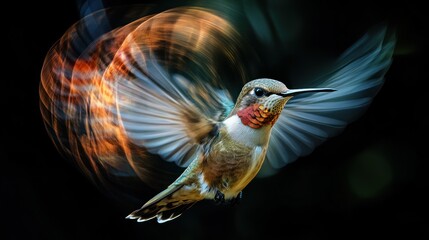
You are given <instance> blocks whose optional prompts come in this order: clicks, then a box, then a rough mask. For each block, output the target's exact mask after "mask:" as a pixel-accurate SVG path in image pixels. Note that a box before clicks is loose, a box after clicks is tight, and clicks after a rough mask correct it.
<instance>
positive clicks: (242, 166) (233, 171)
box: [203, 147, 265, 199]
mask: <svg viewBox="0 0 429 240" xmlns="http://www.w3.org/2000/svg"><path fill="white" fill-rule="evenodd" d="M264 157H265V150H264V149H262V148H261V147H256V148H252V149H248V150H247V151H243V150H242V151H239V152H231V151H229V152H222V153H221V152H218V153H217V154H216V155H215V156H214V158H209V159H208V160H207V162H206V166H205V170H204V171H203V172H204V174H203V178H204V182H205V183H206V184H207V186H208V189H217V190H219V191H221V192H222V193H223V194H224V195H225V198H226V199H230V198H234V197H236V196H237V194H238V193H240V192H241V191H242V190H243V189H244V188H245V187H246V186H247V184H249V182H250V181H251V180H252V179H253V178H254V177H255V176H256V174H257V173H258V172H259V169H260V168H261V165H262V163H263V160H264Z"/></svg>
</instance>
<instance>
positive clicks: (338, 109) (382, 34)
mask: <svg viewBox="0 0 429 240" xmlns="http://www.w3.org/2000/svg"><path fill="white" fill-rule="evenodd" d="M394 45H395V41H394V38H393V37H392V36H390V37H387V36H386V29H378V31H372V32H370V33H367V34H366V35H365V36H364V37H362V38H361V39H360V40H359V41H358V42H357V43H355V44H354V45H353V46H352V47H351V48H350V49H348V50H347V51H346V52H345V53H344V54H343V55H342V56H341V57H340V58H339V59H338V63H337V65H336V66H335V67H334V70H333V71H331V73H330V74H329V75H328V77H326V78H324V79H320V80H317V81H315V82H314V83H313V84H314V85H312V86H308V87H327V88H334V89H336V91H335V92H330V93H312V94H311V93H308V94H301V95H298V96H296V97H293V98H292V99H291V100H290V101H289V102H288V103H287V104H286V106H285V109H284V110H283V112H282V114H281V116H280V117H279V119H278V121H277V123H276V124H275V126H274V127H273V130H272V135H271V139H270V143H269V147H268V150H267V161H265V164H264V166H263V168H262V170H261V176H264V175H271V174H273V173H275V172H276V170H277V169H279V168H281V167H283V166H285V165H286V164H288V163H290V162H292V161H294V160H295V159H296V158H298V157H299V156H303V155H306V154H309V153H310V152H312V151H313V149H314V148H315V147H316V146H318V145H319V144H321V143H322V142H323V141H325V140H326V139H327V138H329V137H332V136H335V135H336V134H338V133H339V132H341V130H342V129H343V128H344V127H345V126H346V125H347V124H348V123H350V122H352V121H354V120H355V119H356V118H357V117H359V116H360V115H361V114H362V113H363V112H364V111H365V109H366V108H367V107H368V105H369V104H370V103H371V101H372V99H373V98H374V96H375V95H376V94H377V92H378V91H379V89H380V87H381V86H382V85H383V82H384V74H385V72H386V71H387V69H388V68H389V66H390V63H391V58H392V54H393V49H394Z"/></svg>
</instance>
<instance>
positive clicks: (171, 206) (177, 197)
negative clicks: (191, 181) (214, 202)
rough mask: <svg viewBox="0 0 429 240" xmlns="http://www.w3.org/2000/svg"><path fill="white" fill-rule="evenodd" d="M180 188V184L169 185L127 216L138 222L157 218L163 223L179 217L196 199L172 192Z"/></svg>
mask: <svg viewBox="0 0 429 240" xmlns="http://www.w3.org/2000/svg"><path fill="white" fill-rule="evenodd" d="M181 189H182V186H180V185H179V186H170V187H169V188H167V189H166V190H164V191H162V192H161V193H159V194H158V195H156V196H155V197H153V198H152V199H151V200H149V201H148V202H147V203H146V204H145V205H143V207H141V208H140V209H137V210H135V211H134V212H132V213H131V214H130V215H128V216H127V218H128V219H137V221H138V222H145V221H148V220H151V219H154V218H157V221H158V223H164V222H167V221H170V220H173V219H175V218H177V217H179V216H180V215H181V214H182V213H183V212H184V211H186V210H187V209H189V208H190V207H192V206H193V205H194V204H195V203H196V202H197V201H198V200H195V199H189V198H184V197H185V196H186V194H174V193H176V192H178V191H179V190H181Z"/></svg>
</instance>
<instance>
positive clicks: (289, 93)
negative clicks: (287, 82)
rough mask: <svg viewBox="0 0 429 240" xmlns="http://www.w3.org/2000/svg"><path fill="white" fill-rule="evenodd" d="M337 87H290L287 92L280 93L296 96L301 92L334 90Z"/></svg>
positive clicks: (283, 95) (281, 94)
mask: <svg viewBox="0 0 429 240" xmlns="http://www.w3.org/2000/svg"><path fill="white" fill-rule="evenodd" d="M333 91H336V89H333V88H301V89H289V90H287V91H286V92H282V93H278V94H277V95H280V96H282V97H288V96H295V95H297V94H300V93H309V92H333Z"/></svg>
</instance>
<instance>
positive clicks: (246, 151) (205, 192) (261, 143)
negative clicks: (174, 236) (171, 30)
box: [127, 78, 335, 223]
mask: <svg viewBox="0 0 429 240" xmlns="http://www.w3.org/2000/svg"><path fill="white" fill-rule="evenodd" d="M331 91H335V89H332V88H308V89H288V88H287V87H286V85H285V84H283V83H282V82H280V81H277V80H274V79H268V78H262V79H256V80H253V81H250V82H248V83H247V84H245V85H244V87H243V89H242V90H241V93H240V95H239V97H238V99H237V101H236V104H235V107H234V109H232V111H231V113H230V114H229V116H228V117H227V118H226V119H225V120H223V121H222V122H217V123H207V125H210V127H207V128H205V129H204V131H200V132H199V134H200V135H202V136H199V138H202V139H205V140H204V141H205V142H204V143H203V146H202V149H201V152H198V153H197V154H195V157H194V159H193V160H192V162H191V163H190V165H189V166H188V167H187V168H186V169H185V171H184V172H183V173H182V174H181V175H180V176H179V177H178V178H177V179H176V181H174V182H173V183H172V184H171V185H170V186H169V187H168V188H167V189H165V190H164V191H162V192H160V193H159V194H158V195H156V196H155V197H153V198H152V199H151V200H149V201H148V202H147V203H146V204H144V205H143V207H142V208H140V209H138V210H136V211H134V212H132V213H131V214H130V215H128V216H127V218H129V219H137V221H139V222H142V221H147V220H150V219H153V218H155V217H156V218H157V220H158V222H159V223H162V222H166V221H170V220H173V219H175V218H177V217H179V216H180V215H181V214H182V212H183V211H185V210H186V209H188V208H190V207H191V206H192V205H194V204H195V203H197V202H198V201H201V200H203V199H212V200H215V201H216V202H218V203H224V202H230V203H233V202H234V201H237V200H238V199H240V198H241V196H242V195H241V192H242V190H243V189H244V188H245V187H246V185H247V184H248V183H249V182H250V181H251V180H252V179H253V178H254V177H255V176H256V175H257V173H258V172H259V170H260V168H261V166H262V163H263V162H264V159H265V155H266V152H267V148H268V143H269V139H270V135H271V130H272V128H273V126H274V125H275V123H276V121H277V119H278V117H279V116H280V114H281V112H282V110H283V108H284V106H285V104H286V103H287V101H288V100H289V99H291V98H292V97H293V96H295V95H297V94H301V93H310V92H331Z"/></svg>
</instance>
